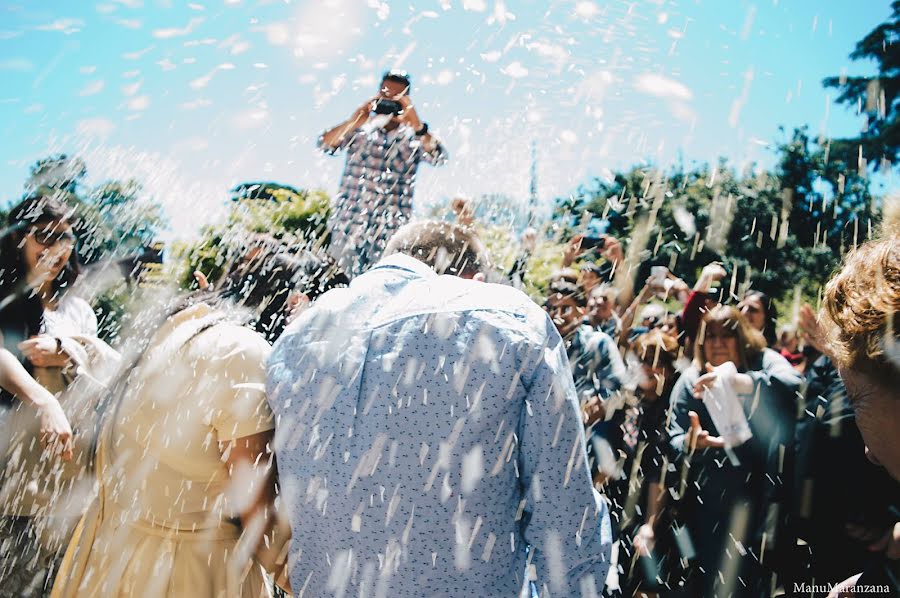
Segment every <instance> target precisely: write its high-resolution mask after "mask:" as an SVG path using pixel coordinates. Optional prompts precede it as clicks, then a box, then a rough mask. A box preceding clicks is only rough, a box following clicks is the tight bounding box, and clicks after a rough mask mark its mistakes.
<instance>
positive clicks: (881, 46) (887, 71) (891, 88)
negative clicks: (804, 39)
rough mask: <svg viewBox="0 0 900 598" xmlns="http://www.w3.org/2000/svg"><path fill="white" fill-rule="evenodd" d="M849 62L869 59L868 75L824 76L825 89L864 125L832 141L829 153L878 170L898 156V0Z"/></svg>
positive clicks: (899, 141)
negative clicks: (871, 70) (834, 93)
mask: <svg viewBox="0 0 900 598" xmlns="http://www.w3.org/2000/svg"><path fill="white" fill-rule="evenodd" d="M850 58H851V59H852V60H872V61H874V62H875V63H876V65H877V74H875V75H872V76H868V77H866V76H855V77H847V76H844V75H841V76H839V77H828V78H827V79H825V80H824V81H823V84H824V85H825V86H826V87H833V88H836V89H838V90H839V92H840V95H838V97H837V102H838V103H840V104H843V105H845V106H847V107H848V108H850V109H851V110H854V111H859V112H862V113H863V115H864V116H865V118H866V124H865V126H864V127H863V130H862V132H861V133H860V134H859V135H858V136H856V137H848V138H844V139H835V140H834V141H833V142H832V146H831V154H832V155H834V156H839V157H841V158H842V160H843V161H844V162H846V163H849V164H856V163H857V161H858V156H860V154H861V156H862V158H863V159H864V160H865V161H866V162H864V164H866V163H869V164H874V165H875V168H876V169H877V168H879V167H881V166H882V164H885V165H886V164H887V163H896V162H897V158H898V154H900V95H898V94H900V0H894V2H893V3H891V16H890V17H889V18H888V20H887V21H885V22H884V23H881V24H880V25H878V26H877V27H876V28H875V29H873V30H872V31H870V32H869V33H868V35H866V36H865V37H864V38H863V39H861V40H860V41H859V42H857V44H856V48H854V50H853V52H851V54H850Z"/></svg>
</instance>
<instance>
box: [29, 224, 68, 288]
mask: <svg viewBox="0 0 900 598" xmlns="http://www.w3.org/2000/svg"><path fill="white" fill-rule="evenodd" d="M74 246H75V235H74V233H73V232H72V226H71V225H70V224H69V223H68V222H65V221H62V220H54V221H51V222H40V223H38V224H35V225H33V226H31V227H30V228H29V229H27V232H26V233H25V238H24V240H23V242H22V258H23V260H24V262H25V267H26V268H27V270H28V276H29V278H30V279H32V280H35V281H38V282H43V281H45V280H52V279H54V278H56V277H57V276H59V273H60V272H62V270H63V268H65V267H66V263H67V262H68V261H69V258H70V257H71V256H72V249H73V247H74Z"/></svg>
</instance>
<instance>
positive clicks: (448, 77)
mask: <svg viewBox="0 0 900 598" xmlns="http://www.w3.org/2000/svg"><path fill="white" fill-rule="evenodd" d="M455 78H456V75H454V74H453V71H448V70H443V71H441V72H440V73H438V76H437V78H436V79H435V82H436V83H437V84H438V85H449V84H450V83H451V82H452V81H453V79H455Z"/></svg>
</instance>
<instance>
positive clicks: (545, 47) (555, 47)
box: [525, 41, 571, 66]
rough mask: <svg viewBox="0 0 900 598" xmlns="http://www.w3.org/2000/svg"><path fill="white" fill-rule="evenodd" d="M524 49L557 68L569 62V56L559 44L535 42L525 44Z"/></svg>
mask: <svg viewBox="0 0 900 598" xmlns="http://www.w3.org/2000/svg"><path fill="white" fill-rule="evenodd" d="M525 47H526V48H527V49H528V50H531V51H532V52H534V53H535V54H537V55H538V56H540V57H541V58H546V59H547V60H550V61H551V62H553V63H554V64H556V65H557V66H562V65H563V64H565V63H567V62H568V61H569V58H570V57H571V54H570V53H569V51H568V50H566V49H565V48H564V47H562V46H560V45H559V44H551V43H550V42H546V41H537V42H533V43H530V44H526V45H525Z"/></svg>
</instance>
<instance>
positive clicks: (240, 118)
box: [231, 108, 269, 130]
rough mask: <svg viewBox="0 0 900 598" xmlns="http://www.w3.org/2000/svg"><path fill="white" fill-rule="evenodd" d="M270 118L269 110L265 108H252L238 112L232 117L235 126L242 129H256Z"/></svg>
mask: <svg viewBox="0 0 900 598" xmlns="http://www.w3.org/2000/svg"><path fill="white" fill-rule="evenodd" d="M268 118H269V111H268V110H267V109H265V108H250V109H249V110H244V111H243V112H238V113H237V114H235V115H234V117H233V118H232V121H231V122H232V123H233V124H234V126H235V127H237V128H238V129H241V130H247V129H255V128H257V127H259V126H260V125H261V124H263V123H265V122H266V120H268Z"/></svg>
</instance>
